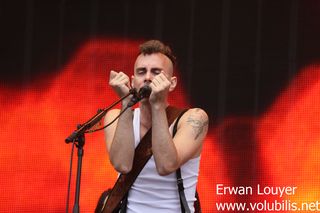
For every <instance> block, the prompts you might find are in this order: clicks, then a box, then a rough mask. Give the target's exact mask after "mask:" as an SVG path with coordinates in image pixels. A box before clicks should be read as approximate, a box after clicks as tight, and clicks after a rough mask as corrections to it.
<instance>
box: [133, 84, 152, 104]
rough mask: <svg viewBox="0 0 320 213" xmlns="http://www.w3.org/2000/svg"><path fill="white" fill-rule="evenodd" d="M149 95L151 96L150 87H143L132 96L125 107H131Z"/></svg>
mask: <svg viewBox="0 0 320 213" xmlns="http://www.w3.org/2000/svg"><path fill="white" fill-rule="evenodd" d="M150 94H151V87H150V86H148V85H144V86H143V87H141V88H140V90H139V92H138V93H137V94H133V97H132V98H131V100H130V101H129V103H128V105H127V107H132V106H133V105H135V104H136V103H138V102H139V101H141V100H142V99H144V98H148V97H149V96H150Z"/></svg>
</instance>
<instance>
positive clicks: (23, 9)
mask: <svg viewBox="0 0 320 213" xmlns="http://www.w3.org/2000/svg"><path fill="white" fill-rule="evenodd" d="M4 2H5V3H4ZM319 11H320V4H319V1H314V0H310V1H302V0H300V1H299V0H284V1H267V0H257V1H255V0H254V1H252V0H250V1H246V2H244V1H230V0H220V1H203V2H200V1H195V0H188V1H172V2H169V1H157V0H155V1H150V0H142V1H135V2H133V1H128V0H119V1H113V2H111V1H100V0H92V1H88V2H87V3H84V2H82V3H80V2H79V1H72V0H70V1H64V0H61V1H52V2H48V1H36V0H30V1H29V0H28V1H24V2H22V1H21V2H20V3H19V4H17V3H16V2H14V1H7V2H6V1H3V3H1V7H0V15H1V17H2V18H1V21H3V24H2V26H3V29H4V30H3V33H1V35H0V42H1V44H2V46H3V48H1V50H2V51H0V56H1V59H2V60H1V63H0V69H1V73H0V74H1V84H0V109H1V114H0V123H1V134H0V141H1V146H0V174H1V175H0V189H1V192H2V193H0V212H52V213H53V212H66V202H67V190H68V176H69V169H70V156H71V150H72V144H66V143H65V142H64V140H65V138H66V137H67V136H69V135H70V134H71V133H72V132H73V131H74V130H75V129H76V126H77V124H79V123H80V124H81V123H83V122H85V121H86V120H88V119H89V118H90V117H92V116H93V115H94V114H95V113H96V112H97V110H99V109H101V108H104V107H106V106H108V105H110V104H111V103H113V102H114V101H116V100H117V96H116V95H115V93H114V92H113V91H112V90H111V88H110V87H109V86H108V79H109V72H110V70H111V69H114V70H117V71H124V72H126V73H128V75H131V74H132V73H133V64H134V60H135V57H136V56H137V48H138V45H139V44H140V43H141V42H142V41H145V40H148V39H150V38H157V39H161V40H164V41H165V42H166V43H168V44H170V45H171V46H172V47H173V49H174V50H175V52H176V53H177V56H178V66H177V69H176V70H175V74H176V75H177V77H178V82H179V83H178V87H177V88H176V90H175V91H173V92H172V94H171V96H170V104H172V105H177V106H180V107H201V108H203V109H204V110H206V111H207V112H208V115H209V118H210V124H209V131H208V135H207V137H206V139H205V142H204V147H203V152H202V154H201V165H200V175H199V184H198V191H199V195H200V200H201V206H202V209H203V212H206V213H207V212H208V213H211V212H218V211H225V212H269V211H270V212H272V211H273V212H293V211H295V212H309V211H320V203H319V202H320V175H319V173H320V169H319V168H320V64H319V58H320V42H319V37H320V28H319V27H318V20H319V14H320V13H319ZM117 107H119V106H117ZM76 163H77V149H76V148H75V149H74V156H73V167H72V181H71V192H70V199H69V212H72V208H73V203H74V194H75V177H76V166H77V164H76ZM116 178H117V173H116V172H115V170H114V169H113V168H112V166H111V164H110V162H109V156H108V154H107V151H106V145H105V141H104V133H103V132H102V131H100V132H96V133H92V134H86V143H85V146H84V156H83V167H82V179H81V191H80V212H93V211H94V208H95V206H96V203H97V200H98V198H99V196H100V194H101V193H102V192H103V191H104V190H105V189H107V188H110V187H112V185H113V184H114V182H115V180H116Z"/></svg>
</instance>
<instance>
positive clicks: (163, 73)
mask: <svg viewBox="0 0 320 213" xmlns="http://www.w3.org/2000/svg"><path fill="white" fill-rule="evenodd" d="M161 74H162V75H163V76H164V77H166V79H168V80H169V79H170V78H169V76H167V74H166V73H165V72H164V71H161V73H160V75H161Z"/></svg>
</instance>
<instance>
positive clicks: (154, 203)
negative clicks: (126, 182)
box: [127, 108, 200, 213]
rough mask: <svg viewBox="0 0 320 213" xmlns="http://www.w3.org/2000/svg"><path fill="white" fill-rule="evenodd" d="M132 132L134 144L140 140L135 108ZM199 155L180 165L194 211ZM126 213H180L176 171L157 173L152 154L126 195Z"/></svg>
mask: <svg viewBox="0 0 320 213" xmlns="http://www.w3.org/2000/svg"><path fill="white" fill-rule="evenodd" d="M133 131H134V139H135V146H137V145H138V144H139V142H140V109H139V108H137V109H135V110H134V117H133ZM199 162H200V157H197V158H193V159H191V160H189V161H188V162H186V163H185V164H184V165H182V166H181V175H182V178H183V185H184V188H185V190H184V192H185V195H186V199H187V202H188V205H189V208H190V210H191V212H194V207H193V203H194V201H195V190H196V186H197V182H198V172H199ZM127 212H128V213H132V212H134V213H144V212H147V213H148V212H150V213H151V212H152V213H179V212H181V207H180V199H179V193H178V187H177V179H176V173H175V172H173V173H171V174H169V175H167V176H160V175H159V174H158V172H157V170H156V165H155V161H154V158H153V156H152V157H151V158H150V160H149V161H148V162H147V164H146V165H145V167H144V168H143V169H142V171H141V173H140V174H139V176H138V177H137V179H136V181H135V182H134V184H133V186H132V187H131V189H130V191H129V194H128V204H127Z"/></svg>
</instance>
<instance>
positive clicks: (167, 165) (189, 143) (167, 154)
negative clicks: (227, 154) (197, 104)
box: [152, 108, 208, 175]
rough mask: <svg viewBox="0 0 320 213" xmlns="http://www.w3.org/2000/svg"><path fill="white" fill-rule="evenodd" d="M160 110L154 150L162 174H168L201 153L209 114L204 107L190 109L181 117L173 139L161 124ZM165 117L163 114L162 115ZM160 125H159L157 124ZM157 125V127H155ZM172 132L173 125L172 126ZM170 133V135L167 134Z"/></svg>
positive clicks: (153, 137) (156, 123) (153, 134)
mask: <svg viewBox="0 0 320 213" xmlns="http://www.w3.org/2000/svg"><path fill="white" fill-rule="evenodd" d="M159 114H161V113H160V112H159V111H157V113H155V114H154V116H155V118H154V117H153V119H155V120H157V122H154V124H153V125H154V126H153V132H152V150H153V154H154V158H155V162H156V166H157V170H158V173H159V174H160V175H167V174H170V173H171V172H174V171H175V170H176V169H177V168H179V167H181V165H183V164H184V163H185V162H187V161H188V160H190V159H192V158H196V157H198V156H199V155H200V153H201V150H202V144H203V141H204V138H205V136H206V134H207V130H208V116H207V114H206V113H205V112H204V111H203V110H202V109H198V108H195V109H190V110H188V111H187V112H186V113H185V114H184V115H183V116H182V117H181V119H180V121H179V123H178V128H177V132H176V135H175V137H174V138H173V139H171V136H170V135H168V134H169V133H166V132H167V131H164V130H165V129H166V128H164V127H163V126H161V123H166V122H161V121H160V119H159V118H158V119H156V118H157V117H161V116H160V115H159ZM162 117H163V116H162ZM157 125H158V126H157ZM154 127H156V128H154ZM170 132H172V126H171V128H170ZM167 135H168V136H167Z"/></svg>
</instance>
